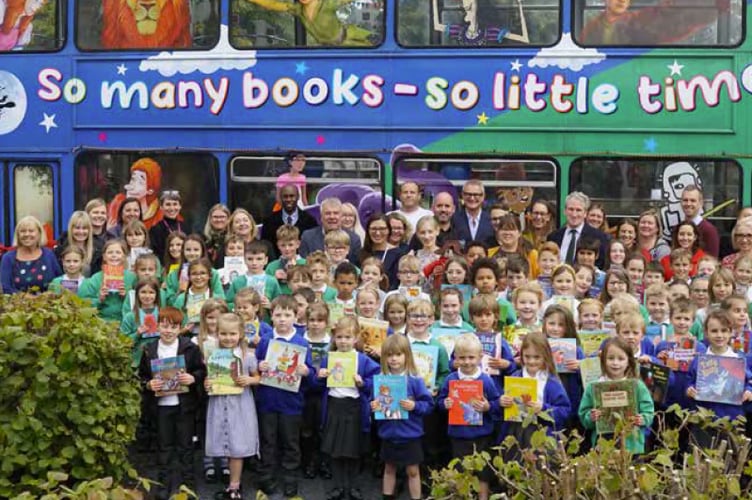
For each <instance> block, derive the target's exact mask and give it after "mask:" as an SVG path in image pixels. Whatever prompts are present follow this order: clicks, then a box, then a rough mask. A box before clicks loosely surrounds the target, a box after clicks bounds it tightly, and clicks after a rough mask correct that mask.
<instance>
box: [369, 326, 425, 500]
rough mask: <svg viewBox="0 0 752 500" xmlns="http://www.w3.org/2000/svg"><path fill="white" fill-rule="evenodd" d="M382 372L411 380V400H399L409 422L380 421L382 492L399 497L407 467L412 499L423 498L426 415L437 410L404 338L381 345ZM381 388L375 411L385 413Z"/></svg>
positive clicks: (394, 337) (388, 498)
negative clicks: (398, 485) (399, 471)
mask: <svg viewBox="0 0 752 500" xmlns="http://www.w3.org/2000/svg"><path fill="white" fill-rule="evenodd" d="M381 371H382V373H384V374H386V375H400V376H403V377H407V398H406V399H403V400H401V401H399V406H400V409H401V410H403V411H405V412H408V418H407V419H406V420H401V419H400V420H379V421H378V431H379V438H381V455H380V456H381V460H383V461H384V479H383V484H382V489H381V491H382V493H383V498H384V499H385V500H393V499H395V498H396V496H395V493H394V489H395V484H396V481H397V467H405V468H406V471H407V484H408V490H409V492H410V498H411V499H414V500H417V499H420V497H421V484H420V464H421V463H422V462H423V447H422V444H421V436H423V416H424V415H427V414H429V413H431V412H432V411H433V406H434V402H433V397H432V396H431V393H429V392H428V389H426V386H425V384H424V383H423V379H422V378H421V377H419V376H418V375H417V374H418V370H417V369H416V367H415V361H414V360H413V354H412V350H411V348H410V342H409V341H408V340H407V338H406V337H404V336H403V335H392V336H390V337H389V338H387V339H386V341H385V342H384V343H383V344H382V346H381ZM378 394H380V388H379V387H375V386H374V400H373V401H371V411H374V412H376V411H381V412H383V411H384V408H382V400H381V399H380V398H379V397H377V395H378Z"/></svg>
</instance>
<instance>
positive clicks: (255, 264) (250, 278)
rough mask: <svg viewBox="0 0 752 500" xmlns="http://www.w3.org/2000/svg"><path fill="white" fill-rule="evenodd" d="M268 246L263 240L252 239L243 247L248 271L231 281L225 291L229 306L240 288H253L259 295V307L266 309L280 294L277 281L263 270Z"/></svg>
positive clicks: (267, 258)
mask: <svg viewBox="0 0 752 500" xmlns="http://www.w3.org/2000/svg"><path fill="white" fill-rule="evenodd" d="M267 251H268V248H267V246H266V244H265V243H264V242H263V241H253V242H251V244H250V245H248V246H247V247H246V249H245V265H246V267H247V268H248V273H247V274H246V275H245V276H240V277H238V278H236V279H235V281H233V282H232V285H230V289H229V290H228V292H227V303H228V304H230V305H231V306H232V305H233V304H234V302H235V295H236V294H237V293H238V290H240V289H242V288H248V287H250V288H253V289H254V290H256V291H257V292H258V294H259V295H260V296H261V307H262V308H264V309H268V308H269V305H270V303H271V301H272V300H274V299H275V298H276V297H277V296H278V295H280V294H281V291H280V288H279V282H277V279H276V278H275V277H273V276H269V275H267V274H266V273H265V272H264V268H265V267H266V264H267V263H268V262H269V257H268V256H267Z"/></svg>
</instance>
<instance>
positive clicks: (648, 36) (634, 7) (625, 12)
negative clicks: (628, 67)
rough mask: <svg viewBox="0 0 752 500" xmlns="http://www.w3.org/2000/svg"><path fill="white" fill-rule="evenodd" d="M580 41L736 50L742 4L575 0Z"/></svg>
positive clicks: (734, 1) (710, 0)
mask: <svg viewBox="0 0 752 500" xmlns="http://www.w3.org/2000/svg"><path fill="white" fill-rule="evenodd" d="M574 5H575V29H574V32H575V39H576V40H577V43H579V44H580V45H585V46H602V45H606V46H609V45H610V46H615V45H617V46H630V45H636V46H662V45H674V46H677V45H678V46H734V45H738V44H739V43H741V41H742V19H743V14H744V10H743V5H742V1H741V0H730V1H729V0H676V1H674V0H635V1H633V0H575V1H574Z"/></svg>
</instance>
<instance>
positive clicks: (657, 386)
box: [640, 363, 671, 405]
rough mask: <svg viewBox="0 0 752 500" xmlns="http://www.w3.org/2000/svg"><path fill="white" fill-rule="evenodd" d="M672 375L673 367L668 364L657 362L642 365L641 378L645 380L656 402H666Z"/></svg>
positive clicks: (660, 403)
mask: <svg viewBox="0 0 752 500" xmlns="http://www.w3.org/2000/svg"><path fill="white" fill-rule="evenodd" d="M670 376H671V369H670V368H668V367H666V366H663V365H658V364H655V363H650V364H647V365H640V378H641V379H642V381H643V382H645V386H646V387H647V388H648V390H649V391H650V395H651V396H652V397H653V402H654V403H655V404H659V405H662V404H664V403H665V402H666V394H667V392H668V382H669V377H670Z"/></svg>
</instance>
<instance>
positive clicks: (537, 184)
mask: <svg viewBox="0 0 752 500" xmlns="http://www.w3.org/2000/svg"><path fill="white" fill-rule="evenodd" d="M396 165H397V167H396V172H397V176H396V179H395V181H396V183H398V184H401V183H404V182H405V181H414V182H416V183H418V185H419V186H421V188H422V189H423V203H424V205H425V208H429V207H430V206H431V203H432V202H433V197H434V196H436V195H437V194H438V193H441V192H444V191H445V192H449V193H451V194H452V195H453V196H454V198H455V202H456V205H457V206H459V203H457V202H458V201H459V198H460V193H461V190H462V186H463V185H464V184H465V182H467V181H469V180H471V179H473V180H480V181H482V182H483V187H484V188H485V200H484V208H485V209H489V208H490V207H491V206H492V205H494V204H498V205H501V206H503V207H504V208H505V209H506V210H508V211H511V212H513V213H516V214H523V213H525V212H526V211H527V210H528V208H529V207H530V206H531V205H532V203H533V201H535V200H539V199H543V200H548V201H551V202H554V203H555V202H556V170H557V166H556V163H554V162H553V161H552V160H547V159H530V158H525V159H515V158H501V157H486V158H483V157H474V158H468V157H438V156H426V155H423V156H416V157H412V156H407V157H403V158H399V159H398V160H397V161H396ZM396 192H397V188H396V187H395V193H396ZM395 203H396V201H395ZM394 208H396V205H395V207H394Z"/></svg>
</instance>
